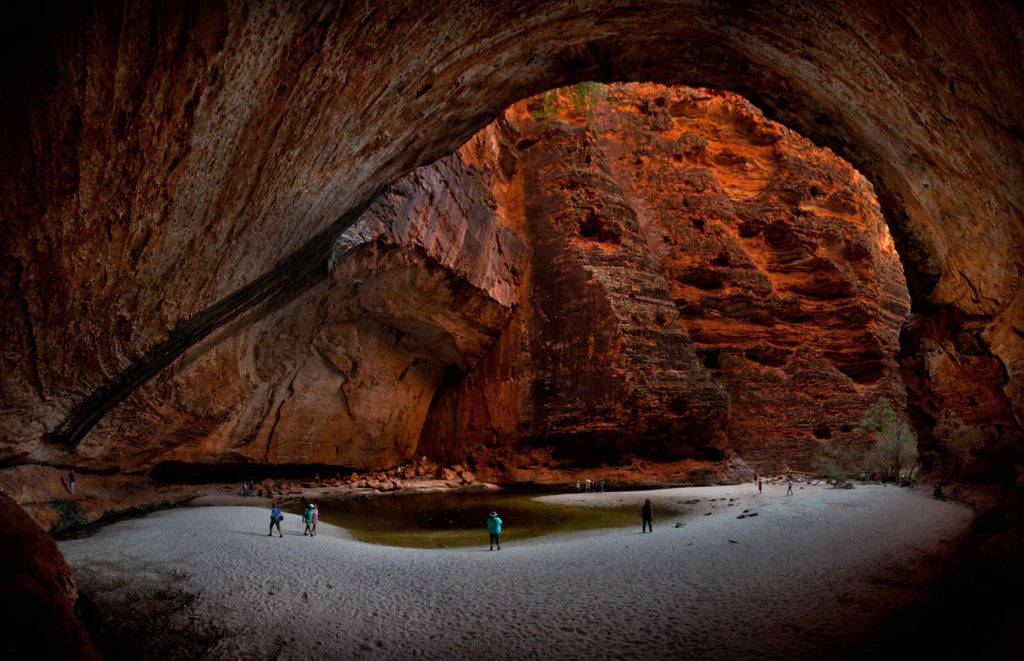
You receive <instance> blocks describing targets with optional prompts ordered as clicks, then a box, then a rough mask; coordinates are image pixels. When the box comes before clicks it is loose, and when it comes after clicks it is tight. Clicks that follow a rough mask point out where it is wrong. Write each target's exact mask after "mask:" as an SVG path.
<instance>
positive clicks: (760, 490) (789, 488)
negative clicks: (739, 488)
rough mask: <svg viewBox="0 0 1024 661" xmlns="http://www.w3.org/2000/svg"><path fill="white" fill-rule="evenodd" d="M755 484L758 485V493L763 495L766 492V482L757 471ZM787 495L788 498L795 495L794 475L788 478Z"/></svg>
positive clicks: (755, 472)
mask: <svg viewBox="0 0 1024 661" xmlns="http://www.w3.org/2000/svg"><path fill="white" fill-rule="evenodd" d="M754 484H756V485H757V493H763V492H764V480H762V479H761V474H760V473H758V472H757V471H754ZM786 495H787V496H792V495H793V476H792V475H790V476H789V477H787V478H786Z"/></svg>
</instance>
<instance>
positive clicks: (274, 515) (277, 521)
mask: <svg viewBox="0 0 1024 661" xmlns="http://www.w3.org/2000/svg"><path fill="white" fill-rule="evenodd" d="M283 518H284V517H283V516H281V508H280V507H278V506H277V503H274V506H273V507H272V508H271V509H270V532H268V533H267V537H270V536H272V535H273V534H274V527H275V526H276V527H277V536H278V537H284V534H283V533H282V532H281V519H283Z"/></svg>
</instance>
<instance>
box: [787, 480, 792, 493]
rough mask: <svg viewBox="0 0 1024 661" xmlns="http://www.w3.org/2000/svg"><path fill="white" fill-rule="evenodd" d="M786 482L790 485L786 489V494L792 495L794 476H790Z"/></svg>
mask: <svg viewBox="0 0 1024 661" xmlns="http://www.w3.org/2000/svg"><path fill="white" fill-rule="evenodd" d="M786 484H787V485H788V488H787V489H786V495H787V496H792V495H793V478H789V479H788V480H787V481H786Z"/></svg>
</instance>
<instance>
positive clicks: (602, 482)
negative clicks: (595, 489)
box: [601, 479, 604, 493]
mask: <svg viewBox="0 0 1024 661" xmlns="http://www.w3.org/2000/svg"><path fill="white" fill-rule="evenodd" d="M601 493H604V480H603V479H602V480H601Z"/></svg>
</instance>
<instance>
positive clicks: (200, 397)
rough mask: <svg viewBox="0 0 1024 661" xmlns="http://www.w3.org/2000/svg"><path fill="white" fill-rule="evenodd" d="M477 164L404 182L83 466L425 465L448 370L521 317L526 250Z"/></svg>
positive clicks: (198, 357)
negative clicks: (294, 285)
mask: <svg viewBox="0 0 1024 661" xmlns="http://www.w3.org/2000/svg"><path fill="white" fill-rule="evenodd" d="M479 140H480V141H483V140H485V138H484V137H481V138H480V139H479ZM468 161H469V159H468V158H467V159H465V160H464V159H463V158H460V157H458V156H453V157H449V158H446V159H444V160H442V161H440V162H439V163H437V164H435V165H433V166H431V167H428V168H422V169H420V170H417V171H416V172H415V173H413V174H412V175H410V176H409V177H406V178H405V179H403V180H402V181H400V182H399V183H398V184H397V185H396V186H395V187H393V188H392V189H391V190H390V191H389V192H388V193H387V195H386V196H384V197H382V199H380V200H379V201H378V202H377V203H376V204H375V205H374V206H373V207H371V209H370V210H369V211H368V212H367V214H366V215H365V216H364V217H363V218H362V219H361V220H360V222H359V223H358V224H357V225H356V226H355V227H353V228H352V230H350V231H349V232H348V233H346V234H345V235H344V236H343V237H342V239H341V240H340V241H339V242H338V243H337V244H336V245H335V247H334V253H333V258H332V260H331V266H332V268H331V272H330V277H329V278H328V279H325V280H323V281H322V282H317V283H315V284H314V285H313V286H312V287H311V288H310V289H309V290H308V291H307V292H305V293H302V294H301V295H299V296H297V298H296V299H295V300H294V301H291V302H290V303H288V304H287V305H285V306H283V307H282V308H281V309H279V310H278V311H276V312H275V313H273V314H271V315H269V316H267V317H265V318H263V319H260V320H258V321H255V322H253V323H251V324H249V325H244V324H239V325H234V326H229V327H227V328H226V329H224V330H223V331H222V332H220V333H218V334H216V335H214V336H213V337H211V338H210V339H209V340H208V341H206V342H204V343H201V344H200V345H198V346H197V347H195V348H194V349H193V350H191V351H189V352H188V353H186V355H185V356H184V357H183V358H182V359H181V360H180V361H178V363H176V364H175V366H174V368H173V369H171V370H167V371H166V372H164V373H163V374H161V376H160V377H158V378H156V379H154V380H153V381H152V382H150V383H147V384H146V385H145V386H143V387H141V388H139V389H138V390H137V391H136V392H134V393H133V394H132V396H131V397H129V398H128V399H127V400H125V402H124V403H122V404H121V405H120V406H118V407H117V408H115V409H114V410H113V411H112V412H111V413H110V414H109V415H108V416H107V417H106V418H105V419H104V420H103V421H102V422H101V423H100V424H99V425H98V426H97V427H96V428H95V429H94V430H93V431H92V432H91V433H90V434H89V436H88V437H86V439H85V440H84V441H83V442H82V443H81V444H80V446H79V450H78V455H77V461H78V463H79V466H81V467H86V468H94V467H105V466H110V465H116V466H119V467H121V468H122V469H124V470H132V469H134V470H144V469H146V468H148V467H150V466H152V465H153V464H154V463H155V462H157V461H161V462H163V461H173V462H183V463H202V464H211V463H225V462H228V463H251V462H256V463H268V464H275V465H279V464H329V465H337V466H346V467H350V468H358V469H363V468H380V467H387V466H393V465H396V464H398V463H400V462H402V461H404V460H405V459H407V458H409V457H410V456H411V454H412V452H413V451H414V449H415V447H416V444H417V441H418V438H419V434H420V429H421V427H422V425H423V419H424V417H425V416H426V412H427V408H428V406H429V403H430V400H431V397H432V396H433V393H434V391H435V390H436V388H437V385H438V383H439V382H440V380H441V376H442V372H443V370H444V369H445V367H446V366H449V365H453V366H456V367H458V368H461V369H469V368H471V367H472V366H473V365H474V364H475V363H476V361H477V360H478V359H479V358H480V356H482V355H483V354H484V352H485V351H486V350H487V348H488V347H489V346H490V344H491V343H492V342H493V340H494V338H495V337H496V336H497V335H498V333H499V332H500V330H501V329H502V328H503V327H504V326H505V325H506V323H507V322H508V319H509V316H510V315H511V311H512V307H513V305H514V304H515V291H516V287H517V284H518V276H519V273H520V270H521V268H522V266H523V262H524V260H525V257H526V253H525V246H524V244H523V242H522V240H521V239H520V238H519V237H518V236H517V235H516V233H515V232H513V231H511V230H510V229H508V228H507V227H505V226H504V225H502V224H501V223H500V222H499V218H498V216H497V215H496V213H495V211H494V209H493V208H492V205H493V202H492V200H491V198H490V194H489V193H488V192H487V191H486V190H484V189H482V188H481V187H480V184H479V179H478V177H477V175H476V174H475V173H474V171H473V166H472V165H470V164H469V163H468ZM178 470H179V472H180V470H181V468H180V467H179V469H178Z"/></svg>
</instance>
